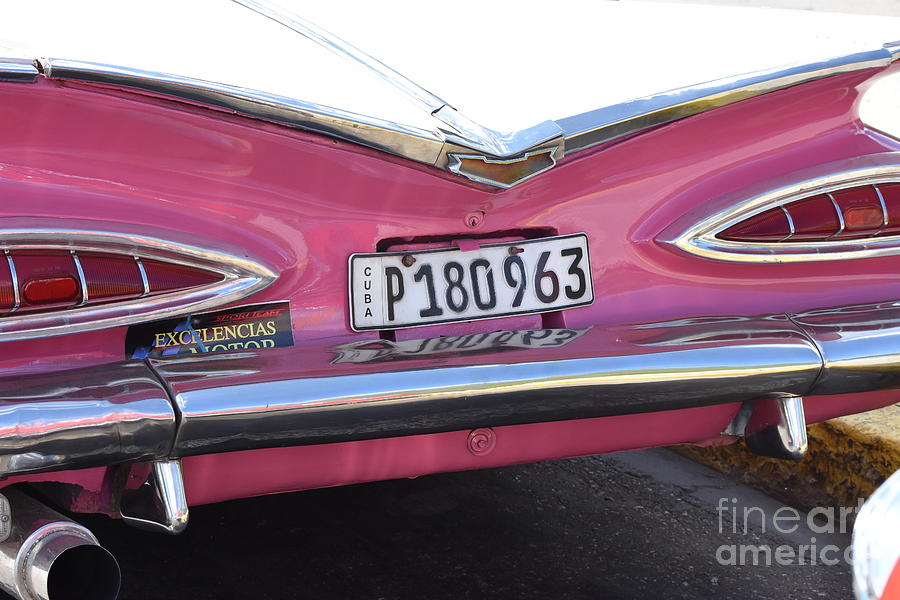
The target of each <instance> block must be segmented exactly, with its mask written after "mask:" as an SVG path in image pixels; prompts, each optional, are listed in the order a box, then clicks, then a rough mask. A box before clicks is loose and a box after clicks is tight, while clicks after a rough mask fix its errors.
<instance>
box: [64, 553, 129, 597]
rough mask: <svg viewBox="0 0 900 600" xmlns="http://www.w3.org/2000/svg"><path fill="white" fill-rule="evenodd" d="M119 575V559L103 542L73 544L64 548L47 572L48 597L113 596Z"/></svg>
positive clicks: (117, 591)
mask: <svg viewBox="0 0 900 600" xmlns="http://www.w3.org/2000/svg"><path fill="white" fill-rule="evenodd" d="M121 583H122V575H121V572H120V571H119V563H118V562H117V561H116V559H115V557H113V555H112V554H110V553H109V551H108V550H106V549H105V548H103V547H102V546H95V545H82V546H74V547H72V548H69V549H68V550H65V551H63V553H62V554H60V555H59V556H58V557H57V558H56V560H54V561H53V564H52V565H51V566H50V572H49V573H48V575H47V596H48V598H49V599H50V600H76V599H82V598H90V599H91V600H115V599H116V598H117V597H118V595H119V587H120V585H121Z"/></svg>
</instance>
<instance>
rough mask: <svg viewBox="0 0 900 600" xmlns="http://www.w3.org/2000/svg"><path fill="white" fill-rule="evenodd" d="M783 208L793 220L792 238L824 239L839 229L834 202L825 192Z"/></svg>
mask: <svg viewBox="0 0 900 600" xmlns="http://www.w3.org/2000/svg"><path fill="white" fill-rule="evenodd" d="M784 208H785V210H787V211H788V214H790V215H791V219H792V220H793V221H794V234H793V235H792V236H791V239H792V240H824V239H827V238H828V237H829V236H831V235H834V233H835V232H837V231H839V230H840V229H841V220H840V219H839V218H838V214H837V210H836V209H835V207H834V202H832V201H831V198H829V197H828V196H826V195H825V194H820V195H818V196H813V197H812V198H807V199H806V200H801V201H799V202H791V203H790V204H788V205H786V206H785V207H784Z"/></svg>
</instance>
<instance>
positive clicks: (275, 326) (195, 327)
mask: <svg viewBox="0 0 900 600" xmlns="http://www.w3.org/2000/svg"><path fill="white" fill-rule="evenodd" d="M293 345H294V335H293V331H292V329H291V311H290V305H289V304H288V302H270V303H268V304H253V305H250V306H239V307H236V308H228V309H225V310H220V311H216V312H211V313H202V314H196V315H188V316H186V317H180V318H177V319H166V320H165V321H155V322H153V323H143V324H141V325H133V326H131V327H129V328H128V335H126V336H125V355H126V357H128V358H161V357H168V356H181V355H185V354H205V353H207V352H229V351H231V352H233V351H237V350H262V349H263V348H282V347H284V346H293Z"/></svg>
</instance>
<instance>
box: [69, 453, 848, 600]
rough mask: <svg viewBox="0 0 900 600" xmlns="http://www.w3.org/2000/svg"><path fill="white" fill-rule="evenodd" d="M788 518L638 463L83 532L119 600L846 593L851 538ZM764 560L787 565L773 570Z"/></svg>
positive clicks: (648, 461) (672, 469)
mask: <svg viewBox="0 0 900 600" xmlns="http://www.w3.org/2000/svg"><path fill="white" fill-rule="evenodd" d="M298 468H302V465H298ZM744 508H750V509H751V510H750V512H749V515H750V518H749V519H748V529H747V533H746V534H745V533H744V529H743V521H744V518H743V514H744V511H743V509H744ZM779 508H782V513H780V514H778V513H777V512H776V511H777V510H778V509H779ZM790 510H793V509H785V508H783V507H782V505H781V504H780V503H778V502H776V501H775V500H773V499H772V498H769V497H767V496H765V495H763V494H761V493H759V492H757V491H754V490H753V489H750V488H748V487H746V486H744V485H742V484H740V483H737V482H736V481H734V480H733V479H729V478H728V477H727V476H725V475H722V474H720V473H718V472H715V471H712V470H711V469H709V468H707V467H705V466H702V465H699V464H697V463H694V462H692V461H690V460H687V459H685V458H683V457H681V456H679V455H677V454H675V453H673V452H671V451H669V450H647V451H640V452H630V453H623V454H619V455H610V456H606V457H593V458H581V459H571V460H562V461H553V462H546V463H540V464H532V465H522V466H514V467H507V468H502V469H491V470H484V471H473V472H465V473H449V474H443V475H433V476H428V477H420V478H417V479H412V480H400V481H388V482H380V483H372V484H363V485H355V486H349V487H343V488H334V489H326V490H314V491H307V492H301V493H295V494H286V495H278V496H269V497H263V498H255V499H247V500H240V501H234V502H228V503H223V504H220V505H215V506H208V507H202V506H201V507H197V508H194V509H192V512H191V523H190V525H189V527H188V530H187V531H186V532H185V533H184V534H182V535H181V536H177V537H167V536H163V535H159V534H151V533H146V532H141V531H136V530H132V529H129V528H127V527H125V526H124V525H123V524H121V523H119V522H117V521H114V520H112V519H108V518H106V517H102V516H89V517H87V518H82V519H81V521H82V522H83V523H84V524H86V525H87V526H89V527H90V528H91V529H92V530H94V531H95V532H96V533H97V535H98V536H99V538H100V539H101V541H102V542H103V543H104V545H106V547H107V548H109V549H110V551H112V552H113V553H114V554H115V555H116V556H117V558H118V559H119V561H120V564H121V567H122V571H123V578H124V580H123V589H122V594H121V598H123V599H124V600H137V599H148V600H149V599H154V600H156V599H159V598H171V599H191V600H195V599H196V600H201V599H217V600H221V599H224V598H253V599H269V598H272V599H274V598H279V599H282V598H285V599H286V598H322V599H341V600H346V599H357V598H359V599H395V598H404V599H405V598H411V599H412V598H415V599H420V598H428V599H442V598H447V599H449V598H453V599H460V598H479V599H480V598H493V599H498V598H499V599H505V598H584V599H598V598H616V599H619V598H621V599H630V598H634V599H637V598H640V599H642V600H643V599H647V598H766V599H770V598H791V599H803V598H829V599H841V598H848V599H849V598H852V592H851V580H850V573H849V569H848V567H847V565H846V564H845V563H843V562H842V561H839V562H838V564H835V565H826V564H822V559H823V558H824V560H825V562H834V561H835V560H837V557H838V555H839V553H840V552H842V551H843V549H844V548H845V547H846V546H847V544H848V543H849V536H848V535H840V534H835V535H827V534H822V533H819V532H820V531H822V530H824V529H827V527H823V526H822V523H821V522H820V521H821V519H820V521H814V522H813V523H814V525H813V526H814V527H815V529H816V531H811V530H809V529H807V528H804V527H801V528H800V529H798V530H797V531H796V532H792V533H788V534H782V533H779V532H778V531H777V530H775V528H774V523H773V521H772V520H771V518H772V517H773V516H774V517H775V518H779V517H780V518H781V521H780V523H781V527H780V529H781V530H782V531H786V530H789V529H790V527H788V526H786V525H785V523H788V524H789V523H790V522H791V521H790V519H788V520H787V521H785V519H784V517H790V513H789V511H790ZM785 511H788V512H787V513H786V512H785ZM819 516H820V517H821V516H822V515H819ZM735 517H737V518H735ZM797 520H799V521H801V522H806V516H805V515H803V514H801V515H800V516H799V517H798V519H797ZM764 521H765V523H766V527H765V532H763V523H764ZM826 521H827V519H826ZM815 523H819V525H816V524H815ZM812 538H815V539H812ZM810 541H812V542H813V543H812V544H810ZM804 544H805V545H807V546H811V545H815V546H816V547H815V548H814V549H813V552H812V554H814V555H815V556H816V557H818V560H817V561H816V562H817V564H815V565H812V564H809V563H810V561H811V559H812V558H814V557H813V556H811V554H810V551H809V550H810V549H809V548H808V547H807V548H806V550H805V551H804V548H802V547H801V546H802V545H804ZM742 546H749V547H751V550H750V551H749V552H746V553H744V556H743V557H741V556H740V551H741V550H740V549H741V547H742ZM829 546H833V547H832V548H828V550H825V551H824V552H823V549H825V548H827V547H829ZM732 547H734V548H735V549H736V551H734V552H733V551H731V548H732ZM779 547H784V548H788V550H793V551H796V552H797V556H794V557H793V559H791V560H787V561H783V562H785V564H777V561H776V560H775V554H774V552H775V551H776V549H777V548H779ZM765 548H768V550H769V551H770V552H772V554H771V555H770V557H769V558H768V559H767V557H766V555H765V550H760V549H765ZM788 550H780V551H778V552H781V553H782V554H781V556H782V558H784V557H785V556H787V553H788ZM801 554H802V555H804V556H803V558H800V555H801ZM754 556H755V557H756V561H757V562H758V563H759V564H757V565H753V564H752V559H753V557H754ZM742 559H743V562H745V563H746V564H745V565H744V566H741V565H740V564H732V563H739V562H742ZM800 562H803V563H804V564H799V563H800ZM723 563H724V564H723ZM768 563H771V564H768Z"/></svg>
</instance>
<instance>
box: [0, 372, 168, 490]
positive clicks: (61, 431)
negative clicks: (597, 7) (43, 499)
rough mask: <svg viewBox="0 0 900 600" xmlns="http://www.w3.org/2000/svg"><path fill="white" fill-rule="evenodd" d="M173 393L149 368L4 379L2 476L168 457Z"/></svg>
mask: <svg viewBox="0 0 900 600" xmlns="http://www.w3.org/2000/svg"><path fill="white" fill-rule="evenodd" d="M174 429H175V412H174V409H173V407H172V405H171V403H170V402H169V398H168V394H167V393H166V390H165V389H164V388H163V386H162V385H161V384H160V383H159V381H158V379H157V378H156V377H155V376H154V375H153V373H152V371H151V370H150V369H149V368H148V367H147V366H146V365H145V364H143V363H141V362H133V363H119V364H114V365H104V366H102V367H93V368H88V369H78V370H72V371H63V372H59V373H54V374H50V375H43V374H42V375H32V376H25V377H11V378H6V379H0V474H2V475H13V474H21V473H34V472H39V471H47V470H62V469H75V468H84V467H91V466H100V465H108V464H112V463H116V462H121V461H126V460H137V459H141V458H152V457H156V456H165V454H166V453H167V452H168V450H169V448H170V446H171V443H172V438H173V435H174Z"/></svg>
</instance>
